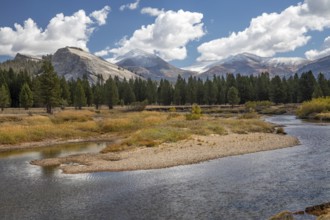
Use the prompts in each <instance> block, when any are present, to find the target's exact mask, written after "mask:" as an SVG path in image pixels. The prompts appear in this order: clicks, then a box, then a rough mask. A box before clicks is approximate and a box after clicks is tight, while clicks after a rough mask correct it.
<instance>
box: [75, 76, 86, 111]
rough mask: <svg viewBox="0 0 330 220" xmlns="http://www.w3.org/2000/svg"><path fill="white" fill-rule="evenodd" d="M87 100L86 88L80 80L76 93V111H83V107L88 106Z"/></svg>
mask: <svg viewBox="0 0 330 220" xmlns="http://www.w3.org/2000/svg"><path fill="white" fill-rule="evenodd" d="M86 103H87V98H86V94H85V90H84V87H83V85H82V82H81V80H80V79H78V81H77V85H76V90H75V93H74V106H75V107H76V109H79V110H81V109H82V107H83V106H86Z"/></svg>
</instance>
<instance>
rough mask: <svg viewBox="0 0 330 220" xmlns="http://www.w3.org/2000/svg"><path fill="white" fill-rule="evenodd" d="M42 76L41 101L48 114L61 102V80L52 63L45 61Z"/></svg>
mask: <svg viewBox="0 0 330 220" xmlns="http://www.w3.org/2000/svg"><path fill="white" fill-rule="evenodd" d="M41 70H42V72H43V73H42V74H41V75H40V78H39V80H40V85H39V86H40V88H39V89H40V92H39V95H40V101H41V103H42V104H43V105H44V106H45V107H46V110H47V113H48V114H51V113H52V108H53V107H55V106H58V105H59V103H60V100H61V87H60V80H59V78H58V76H57V74H56V73H55V71H54V67H53V66H52V64H51V63H50V61H44V62H43V65H42V68H41Z"/></svg>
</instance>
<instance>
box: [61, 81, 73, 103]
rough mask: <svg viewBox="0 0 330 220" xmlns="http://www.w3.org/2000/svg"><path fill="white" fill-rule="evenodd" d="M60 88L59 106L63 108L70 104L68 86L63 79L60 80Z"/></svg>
mask: <svg viewBox="0 0 330 220" xmlns="http://www.w3.org/2000/svg"><path fill="white" fill-rule="evenodd" d="M60 87H61V105H62V106H63V107H64V106H67V105H70V104H72V103H71V94H70V89H69V85H68V83H67V82H66V80H65V78H64V77H62V78H61V79H60Z"/></svg>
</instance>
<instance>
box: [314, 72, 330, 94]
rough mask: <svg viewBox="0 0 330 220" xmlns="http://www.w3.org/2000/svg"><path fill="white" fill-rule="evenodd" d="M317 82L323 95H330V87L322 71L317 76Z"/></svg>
mask: <svg viewBox="0 0 330 220" xmlns="http://www.w3.org/2000/svg"><path fill="white" fill-rule="evenodd" d="M317 83H318V84H319V86H320V88H321V90H322V94H323V96H330V88H329V85H328V82H327V80H326V78H325V77H324V74H322V73H320V74H319V75H318V76H317Z"/></svg>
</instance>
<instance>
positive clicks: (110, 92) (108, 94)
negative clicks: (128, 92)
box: [105, 77, 119, 109]
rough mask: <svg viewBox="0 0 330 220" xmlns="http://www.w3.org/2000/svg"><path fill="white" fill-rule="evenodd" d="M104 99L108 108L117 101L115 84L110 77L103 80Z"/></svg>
mask: <svg viewBox="0 0 330 220" xmlns="http://www.w3.org/2000/svg"><path fill="white" fill-rule="evenodd" d="M105 101H106V103H107V105H108V107H109V109H113V106H115V105H117V104H118V101H119V94H118V88H117V84H116V82H115V81H114V80H113V79H112V78H111V77H110V78H109V79H108V80H107V81H106V82H105Z"/></svg>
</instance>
